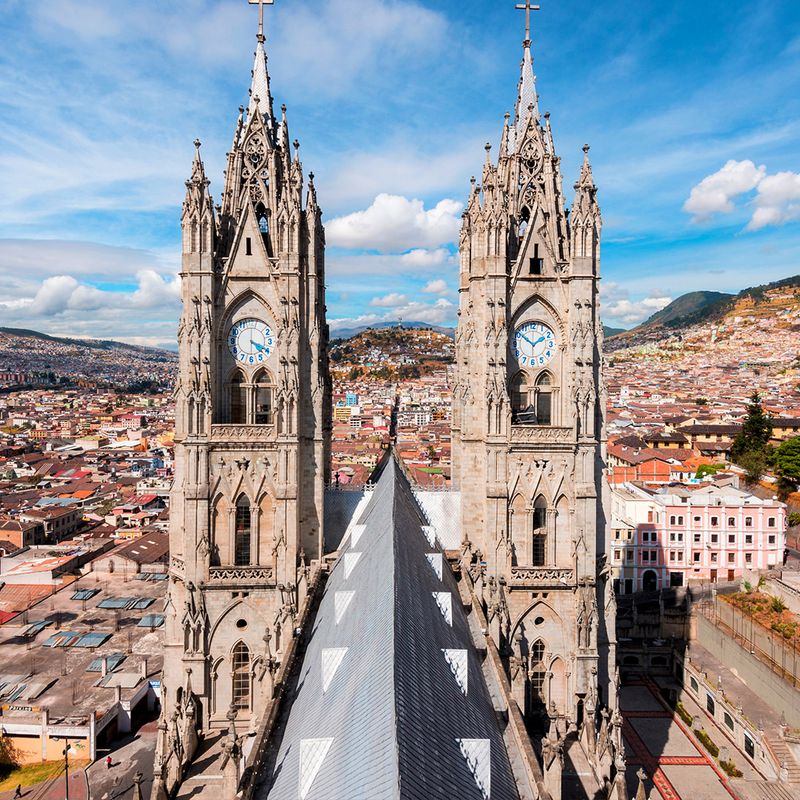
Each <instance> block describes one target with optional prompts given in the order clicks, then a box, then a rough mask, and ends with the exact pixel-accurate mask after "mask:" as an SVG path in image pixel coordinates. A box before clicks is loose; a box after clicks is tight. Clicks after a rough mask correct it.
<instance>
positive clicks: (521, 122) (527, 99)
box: [508, 0, 539, 153]
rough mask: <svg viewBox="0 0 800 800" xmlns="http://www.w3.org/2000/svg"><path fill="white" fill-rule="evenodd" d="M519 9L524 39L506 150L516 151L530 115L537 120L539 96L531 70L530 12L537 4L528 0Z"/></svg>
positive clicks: (537, 8)
mask: <svg viewBox="0 0 800 800" xmlns="http://www.w3.org/2000/svg"><path fill="white" fill-rule="evenodd" d="M517 8H518V9H519V10H524V11H525V40H524V41H523V42H522V66H521V75H520V78H519V88H518V91H517V106H516V109H515V113H514V126H513V131H512V135H511V136H510V138H509V140H508V152H509V153H514V152H516V145H517V143H518V142H519V141H520V140H521V138H522V136H523V135H524V133H525V128H526V126H527V124H528V120H529V119H530V117H531V116H532V117H533V119H534V121H535V122H538V121H539V96H538V95H537V93H536V75H535V74H534V72H533V55H532V54H531V23H530V12H531V11H538V10H539V7H538V6H532V5H531V4H530V0H526V2H525V5H518V6H517Z"/></svg>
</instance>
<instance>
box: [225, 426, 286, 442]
mask: <svg viewBox="0 0 800 800" xmlns="http://www.w3.org/2000/svg"><path fill="white" fill-rule="evenodd" d="M274 435H275V426H274V425H212V426H211V438H212V439H214V440H216V441H220V442H260V441H265V440H270V439H272V438H273V437H274Z"/></svg>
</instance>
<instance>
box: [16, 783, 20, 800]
mask: <svg viewBox="0 0 800 800" xmlns="http://www.w3.org/2000/svg"><path fill="white" fill-rule="evenodd" d="M18 797H22V784H21V783H18V784H17V790H16V791H15V792H14V800H17V798H18Z"/></svg>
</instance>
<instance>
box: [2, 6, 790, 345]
mask: <svg viewBox="0 0 800 800" xmlns="http://www.w3.org/2000/svg"><path fill="white" fill-rule="evenodd" d="M276 5H282V6H283V7H282V8H281V10H280V13H276V9H267V10H266V11H265V27H266V34H267V50H268V54H269V57H270V71H271V76H272V92H273V95H274V96H275V101H276V109H277V108H279V107H280V104H281V103H283V102H286V104H287V106H288V119H289V126H290V135H291V137H292V138H294V137H297V138H299V139H300V142H301V145H302V146H301V149H300V156H301V160H302V161H303V163H304V167H305V169H306V171H313V172H315V174H316V184H317V187H318V196H319V200H320V204H321V206H322V208H323V211H324V212H325V216H324V218H323V221H324V223H325V225H326V231H327V240H328V257H327V261H328V281H327V282H328V287H329V288H328V309H329V312H328V316H329V321H330V323H331V327H332V331H333V333H334V334H335V332H336V330H337V328H344V327H352V326H354V325H359V324H370V323H380V322H382V321H387V320H393V319H397V318H398V317H402V318H403V319H406V320H409V321H411V320H420V321H427V322H431V323H434V324H454V323H455V318H456V307H457V303H456V295H455V289H456V285H457V283H456V273H457V264H456V259H455V250H456V245H455V242H456V240H457V236H458V229H459V225H460V213H461V211H462V210H463V205H464V201H465V199H466V196H467V191H468V188H469V177H470V176H471V175H472V174H477V175H480V170H481V168H482V165H481V163H479V161H477V160H476V158H475V153H476V152H480V150H481V147H482V145H483V144H484V143H485V142H487V141H489V142H491V143H492V144H493V148H494V152H495V153H496V148H497V146H498V144H499V137H500V131H501V125H502V117H503V113H504V112H505V111H512V112H513V102H514V97H513V91H511V90H510V87H511V86H513V84H512V81H513V80H514V78H513V77H512V76H515V75H516V74H517V66H518V62H519V59H520V55H521V39H522V38H523V35H524V20H523V15H522V14H520V13H519V12H515V11H514V9H513V3H511V2H509V3H508V4H493V5H492V7H491V8H490V9H488V10H487V9H486V8H485V7H484V4H478V3H475V2H472V3H466V4H463V3H459V4H458V5H457V4H456V3H455V2H439V3H432V2H429V3H421V2H395V3H387V2H382V1H380V0H370V1H369V2H366V3H363V2H362V3H359V4H358V9H359V11H358V14H357V15H356V14H354V13H353V4H352V2H350V0H334V2H329V3H326V4H322V3H317V2H308V3H303V4H299V3H289V2H284V3H281V2H280V0H278V3H277V4H276ZM650 5H651V4H645V6H647V7H645V6H643V7H642V8H640V9H639V10H638V13H637V14H636V15H630V14H627V15H625V14H624V13H623V6H622V4H621V3H616V2H615V3H610V4H607V5H605V6H604V7H603V8H599V7H595V6H592V5H590V4H589V3H579V4H577V5H576V6H574V7H571V8H570V9H569V10H566V9H563V8H559V7H558V6H557V5H556V4H546V3H545V4H543V8H542V11H540V12H538V13H537V14H535V15H534V18H533V22H532V27H533V54H534V67H535V70H536V73H537V78H538V84H537V88H538V90H539V97H540V109H541V110H542V111H543V112H544V111H546V110H549V111H550V112H552V124H553V128H554V133H555V134H556V136H557V139H558V141H559V150H558V153H559V155H560V156H561V157H562V169H563V171H564V174H565V187H564V188H565V192H566V195H567V198H568V199H571V196H572V188H571V186H572V183H574V180H575V179H576V177H577V171H578V169H579V167H580V163H581V155H582V154H581V152H580V148H581V146H582V145H583V140H584V138H585V139H588V140H589V142H590V144H591V145H592V151H591V157H592V163H593V167H594V173H595V177H596V179H597V183H598V185H600V186H601V193H600V197H599V199H600V204H601V208H602V210H603V215H604V224H605V227H604V233H605V236H604V252H603V272H604V275H605V282H604V286H603V317H604V321H605V322H606V323H607V324H610V325H619V326H626V327H627V326H631V325H633V324H636V323H637V322H639V321H641V320H642V319H644V318H646V317H647V316H649V315H650V314H651V313H653V312H654V311H656V310H658V309H659V308H661V307H663V306H664V305H666V303H667V302H669V300H670V299H674V297H676V296H678V295H679V294H681V293H682V292H684V291H688V290H692V289H720V290H728V291H732V290H738V289H741V288H744V287H746V286H750V285H754V284H756V283H762V282H764V281H767V280H774V279H778V278H782V277H785V276H787V275H790V274H794V273H796V272H797V271H798V270H797V269H796V265H797V263H798V258H797V255H798V249H799V248H798V246H797V243H796V235H795V236H794V237H793V236H792V234H793V233H796V228H795V227H794V226H793V224H792V223H795V224H796V220H797V219H798V217H800V205H798V202H799V201H800V176H798V174H797V173H796V172H794V171H793V170H796V169H797V166H796V165H797V155H798V152H797V144H796V142H797V136H796V133H797V129H798V127H799V126H800V103H799V102H798V100H797V99H796V96H798V94H799V93H798V92H797V91H796V89H797V84H798V81H800V65H799V64H798V58H797V56H798V54H800V37H798V36H794V37H792V34H791V31H792V29H793V26H792V25H791V24H788V23H789V22H790V20H791V19H792V18H800V12H798V10H797V9H796V8H795V9H793V8H791V7H790V4H789V3H776V4H772V5H771V6H770V7H769V8H757V9H755V10H753V11H752V12H749V13H748V15H747V16H744V15H736V14H733V13H731V10H730V8H729V7H727V6H723V4H722V3H721V2H712V3H707V4H704V5H703V8H695V7H693V6H691V5H690V4H689V3H686V2H679V3H675V4H673V5H672V6H671V7H670V8H668V9H663V8H661V7H660V6H659V7H658V14H657V15H656V14H655V13H653V12H654V11H655V5H654V4H652V5H653V7H652V8H650V7H649V6H650ZM256 17H257V12H256V11H255V9H253V8H248V7H246V5H245V4H243V3H239V2H225V3H218V2H215V3H209V2H199V1H198V2H196V3H193V4H190V5H189V6H188V7H186V6H182V7H181V8H180V9H178V8H177V7H173V6H168V7H166V8H163V9H155V8H152V9H145V10H142V9H141V8H139V9H135V8H132V7H128V6H124V5H122V4H115V3H111V4H110V5H109V4H100V3H96V2H94V0H92V2H83V3H80V4H77V3H65V4H63V6H62V8H61V13H60V14H57V15H54V14H52V13H48V10H47V9H44V8H40V7H28V6H27V5H23V4H22V3H11V4H9V5H8V7H7V11H6V12H5V15H4V19H3V20H2V22H1V23H0V24H2V27H3V29H4V30H5V32H6V33H7V34H8V35H7V36H6V39H7V40H8V41H9V42H10V47H9V49H8V50H7V51H6V52H5V53H4V55H3V56H2V57H0V58H1V59H2V60H1V61H0V85H2V86H3V87H4V89H5V91H4V100H3V104H4V106H5V107H6V120H7V121H6V122H5V123H4V125H3V126H2V127H0V142H2V145H1V147H2V152H3V155H2V156H0V175H3V178H4V180H3V183H4V186H5V187H6V193H5V196H4V199H3V200H2V201H0V202H1V203H2V204H3V206H4V207H3V211H2V218H3V219H4V223H3V224H2V226H1V227H0V272H1V273H2V274H3V278H2V284H0V289H2V293H3V295H4V296H5V299H4V300H3V301H0V317H2V319H3V321H4V324H8V325H13V326H15V327H31V328H35V329H38V330H43V331H45V332H48V333H52V334H57V335H58V334H60V335H77V336H81V335H83V336H92V337H98V338H113V339H119V340H122V341H129V342H135V343H142V344H151V345H159V346H165V345H170V344H174V338H175V328H176V326H177V317H178V313H179V303H178V284H177V281H176V277H175V276H176V273H177V269H178V261H179V257H180V244H179V235H180V230H179V216H180V201H181V186H182V181H183V178H184V177H185V175H186V174H187V172H188V167H189V164H190V161H191V156H192V150H193V147H192V144H191V142H192V140H193V139H194V137H195V136H198V137H199V138H201V139H202V140H203V142H204V145H203V156H204V160H205V162H206V165H207V172H208V174H209V177H210V178H211V181H212V184H211V191H212V193H213V194H214V196H215V199H217V198H218V196H219V191H220V186H221V180H222V169H223V163H224V154H225V152H226V150H227V149H228V148H229V146H230V138H231V135H232V131H233V128H234V124H235V118H236V113H237V111H236V109H237V107H238V105H239V104H240V103H246V101H247V86H248V85H249V70H250V67H251V64H252V61H251V58H252V56H251V53H252V49H253V47H254V33H255V30H256ZM576 20H577V22H576ZM711 26H713V29H714V30H715V34H716V35H715V36H714V37H708V36H707V35H706V31H707V30H708V29H710V27H711ZM217 30H226V31H229V34H228V35H226V36H224V37H220V36H216V35H215V32H216V31H217ZM490 32H491V33H490ZM498 32H499V35H498ZM587 42H591V44H592V47H591V53H589V54H588V55H587V54H586V53H585V45H586V43H587ZM43 54H44V56H45V57H43ZM154 64H156V65H159V69H158V70H156V69H154V67H153V65H154ZM591 83H595V85H596V87H597V89H596V90H595V91H594V92H591V91H590V92H588V93H587V91H586V89H587V85H589V84H591ZM320 84H321V88H320ZM201 86H202V87H204V93H205V94H204V95H202V97H203V100H202V101H201V94H200V93H199V87H201ZM209 89H210V91H209ZM205 98H208V99H205ZM77 187H80V189H78V188H77Z"/></svg>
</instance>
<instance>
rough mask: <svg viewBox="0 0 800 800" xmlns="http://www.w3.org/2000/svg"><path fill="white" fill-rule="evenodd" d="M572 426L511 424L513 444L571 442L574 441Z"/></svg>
mask: <svg viewBox="0 0 800 800" xmlns="http://www.w3.org/2000/svg"><path fill="white" fill-rule="evenodd" d="M573 438H574V433H573V430H572V428H556V427H554V426H550V425H519V424H512V425H511V442H512V443H513V444H527V443H529V442H530V443H536V442H543V443H547V444H550V443H553V442H556V443H558V444H569V443H570V442H572V441H573Z"/></svg>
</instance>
